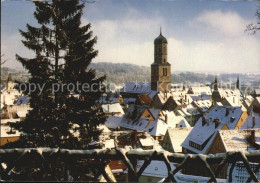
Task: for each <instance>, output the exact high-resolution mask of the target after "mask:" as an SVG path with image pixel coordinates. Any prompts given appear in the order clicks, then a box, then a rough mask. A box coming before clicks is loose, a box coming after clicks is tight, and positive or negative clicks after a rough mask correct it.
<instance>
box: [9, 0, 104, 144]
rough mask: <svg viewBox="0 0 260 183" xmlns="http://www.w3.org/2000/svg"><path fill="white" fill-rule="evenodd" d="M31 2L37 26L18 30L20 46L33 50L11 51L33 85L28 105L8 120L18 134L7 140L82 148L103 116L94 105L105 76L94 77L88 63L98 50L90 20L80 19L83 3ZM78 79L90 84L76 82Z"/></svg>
mask: <svg viewBox="0 0 260 183" xmlns="http://www.w3.org/2000/svg"><path fill="white" fill-rule="evenodd" d="M34 4H35V6H36V10H35V12H34V16H35V18H36V19H37V21H38V23H39V24H40V25H41V26H40V27H38V28H37V27H33V26H30V25H28V24H27V31H22V30H20V33H21V35H22V36H23V37H24V38H25V40H23V41H22V42H23V44H24V46H25V47H27V48H28V49H30V50H32V51H34V53H35V57H34V58H30V59H28V58H23V57H21V56H19V55H16V57H17V60H18V61H20V62H21V63H22V64H23V66H24V67H25V68H26V69H27V70H28V71H29V73H30V74H31V78H30V80H29V83H30V84H32V83H33V84H35V86H36V89H35V91H29V92H30V93H29V96H30V106H31V107H32V110H31V111H30V112H29V113H28V115H27V117H26V119H25V120H24V121H22V122H19V123H17V124H16V125H15V126H14V127H15V128H16V129H18V130H19V131H22V132H23V135H22V136H21V137H20V140H19V141H18V142H16V143H14V144H13V145H15V146H17V147H60V148H69V149H82V148H86V144H87V143H88V142H90V141H91V140H93V139H94V138H95V137H98V134H99V133H100V132H99V130H98V129H97V126H98V125H99V124H102V123H104V121H105V115H104V113H103V112H102V111H99V109H98V108H97V106H96V100H98V99H99V98H100V97H101V95H102V93H103V90H104V87H103V85H102V83H103V81H104V80H105V76H103V77H100V78H97V77H96V73H95V70H93V69H90V68H89V64H90V63H91V61H92V59H93V58H95V57H96V56H97V54H98V51H97V50H95V49H94V45H95V44H96V42H97V37H93V32H92V31H90V27H91V25H90V24H87V25H84V26H82V25H81V16H82V11H83V8H84V3H80V2H79V0H73V1H62V0H52V1H42V2H41V1H37V2H34ZM83 84H85V85H84V86H94V87H92V88H87V90H86V88H85V89H83V88H82V87H78V88H77V87H76V86H77V85H79V86H83ZM39 86H40V87H41V88H40V87H39ZM58 86H59V87H60V88H59V90H58ZM62 86H65V87H62ZM69 86H70V87H69ZM72 86H74V88H73V87H72ZM42 87H43V90H41V89H42ZM91 89H92V90H91ZM93 90H95V91H93ZM75 132H77V133H78V134H79V136H78V137H77V136H75V135H74V134H76V133H75Z"/></svg>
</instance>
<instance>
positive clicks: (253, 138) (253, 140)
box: [250, 130, 255, 144]
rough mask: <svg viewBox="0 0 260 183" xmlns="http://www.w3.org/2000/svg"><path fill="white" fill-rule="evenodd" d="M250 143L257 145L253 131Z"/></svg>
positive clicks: (253, 131) (252, 131)
mask: <svg viewBox="0 0 260 183" xmlns="http://www.w3.org/2000/svg"><path fill="white" fill-rule="evenodd" d="M250 142H251V143H252V144H255V130H251V134H250Z"/></svg>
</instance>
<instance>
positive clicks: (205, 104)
mask: <svg viewBox="0 0 260 183" xmlns="http://www.w3.org/2000/svg"><path fill="white" fill-rule="evenodd" d="M194 104H195V106H197V107H198V108H199V109H200V110H201V111H202V112H207V111H208V110H209V108H210V107H211V106H212V102H211V101H210V100H199V101H194Z"/></svg>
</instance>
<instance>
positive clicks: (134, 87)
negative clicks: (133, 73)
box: [119, 82, 152, 94]
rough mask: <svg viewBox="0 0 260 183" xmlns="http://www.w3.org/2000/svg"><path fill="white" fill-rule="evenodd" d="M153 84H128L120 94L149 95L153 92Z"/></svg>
mask: <svg viewBox="0 0 260 183" xmlns="http://www.w3.org/2000/svg"><path fill="white" fill-rule="evenodd" d="M150 84H151V83H149V82H146V83H143V82H127V83H125V85H124V87H123V88H122V89H120V90H119V92H120V93H139V94H141V93H142V94H149V93H150V92H151V91H152V90H151V86H150Z"/></svg>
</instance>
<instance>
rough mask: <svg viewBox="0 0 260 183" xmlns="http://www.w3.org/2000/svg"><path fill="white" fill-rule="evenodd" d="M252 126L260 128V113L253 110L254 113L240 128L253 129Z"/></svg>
mask: <svg viewBox="0 0 260 183" xmlns="http://www.w3.org/2000/svg"><path fill="white" fill-rule="evenodd" d="M253 118H255V119H253ZM252 128H260V114H259V113H256V112H254V111H252V115H250V116H248V117H247V118H246V121H245V122H244V124H243V125H242V126H241V128H240V129H252Z"/></svg>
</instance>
